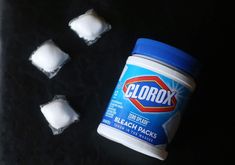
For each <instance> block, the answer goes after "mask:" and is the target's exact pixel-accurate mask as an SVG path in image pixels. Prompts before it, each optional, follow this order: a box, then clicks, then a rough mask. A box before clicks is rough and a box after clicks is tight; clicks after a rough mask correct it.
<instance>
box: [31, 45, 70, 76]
mask: <svg viewBox="0 0 235 165" xmlns="http://www.w3.org/2000/svg"><path fill="white" fill-rule="evenodd" d="M69 59H70V57H69V55H68V54H66V53H65V52H63V51H62V50H61V49H60V48H58V47H57V46H56V45H55V43H54V42H53V41H52V40H47V41H45V42H44V43H42V45H40V46H39V47H38V48H37V49H36V50H35V51H34V52H33V53H32V55H31V56H30V58H29V60H30V61H31V62H32V64H33V65H34V66H36V67H37V68H38V69H39V70H41V71H42V72H43V73H44V74H46V75H47V76H48V77H49V78H52V77H54V76H55V75H56V74H57V73H58V71H59V70H60V69H61V68H62V66H63V65H64V64H65V63H66V62H67V61H68V60H69Z"/></svg>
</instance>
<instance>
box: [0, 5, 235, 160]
mask: <svg viewBox="0 0 235 165" xmlns="http://www.w3.org/2000/svg"><path fill="white" fill-rule="evenodd" d="M90 8H94V9H95V10H96V11H97V12H98V13H99V14H100V15H101V16H103V17H104V18H105V19H106V20H107V21H108V22H110V23H111V24H112V27H113V28H112V30H111V31H110V32H108V33H106V34H105V35H104V36H103V37H102V38H101V39H100V40H99V41H98V42H97V43H95V44H94V45H92V46H90V47H87V46H86V45H85V44H84V42H83V41H82V40H81V39H79V38H78V37H77V36H76V35H75V33H73V32H72V31H71V30H70V29H69V28H68V26H67V24H68V21H69V20H71V19H72V18H74V17H75V16H78V15H80V14H82V13H84V12H85V11H86V10H88V9H90ZM214 12H215V4H214V2H213V1H212V0H208V1H186V0H185V1H183V0H177V1H170V0H161V1H160V0H158V1H157V0H153V1H138V2H137V1H135V2H134V1H121V0H100V1H98V0H60V1H56V0H50V1H47V0H5V1H4V0H0V30H1V33H0V55H1V56H0V62H1V65H0V68H1V70H0V76H1V77H0V81H1V83H0V87H1V90H0V94H1V100H0V106H1V107H0V133H1V134H0V165H3V164H6V165H11V164H12V165H15V164H20V165H27V164H30V165H31V164H34V165H52V164H57V165H59V164H66V165H75V164H76V165H77V164H81V165H83V164H84V165H90V164H91V165H95V164H102V165H105V164H123V165H124V164H135V165H138V164H139V165H140V164H145V165H147V164H172V165H174V164H182V165H183V164H185V165H188V164H203V163H210V162H212V161H213V162H214V161H215V162H223V161H224V160H225V159H227V158H228V155H229V151H228V150H227V149H225V147H224V146H225V145H224V143H226V142H224V140H222V139H226V141H232V140H233V139H232V136H228V135H227V134H226V129H225V128H224V127H223V126H222V125H221V124H219V122H218V121H217V118H218V117H219V116H220V115H221V114H220V113H219V112H218V111H217V110H216V109H217V108H219V107H218V106H217V108H215V107H214V106H212V105H214V104H213V100H214V97H213V95H212V94H210V93H211V92H213V88H212V86H211V83H212V82H213V81H212V78H213V76H214V75H213V74H211V73H212V72H213V68H212V67H211V66H212V64H211V59H212V57H213V58H214V59H215V57H216V56H217V55H218V50H217V49H218V48H219V47H220V46H221V44H219V43H218V42H217V41H216V39H217V38H216V37H218V36H221V35H222V34H221V33H220V31H219V29H220V28H219V27H218V24H217V23H216V22H215V21H216V17H215V15H214ZM139 37H147V38H152V39H156V40H159V41H163V42H166V43H169V44H171V45H174V46H176V47H178V48H181V49H183V50H185V51H187V52H189V53H191V54H192V55H193V56H195V57H196V58H198V59H199V60H200V61H201V63H202V65H203V66H204V67H203V69H202V74H201V77H200V78H199V80H198V88H197V90H196V92H195V94H194V95H193V99H192V101H191V102H190V103H189V106H188V108H187V110H186V111H185V114H184V117H183V121H182V124H181V126H180V129H179V130H178V133H177V135H176V137H175V138H174V140H173V142H172V144H171V145H170V146H169V148H168V151H169V156H168V159H167V160H166V161H164V162H160V161H158V160H156V159H152V158H149V157H147V156H144V155H142V154H139V153H137V152H135V151H132V150H130V149H128V148H126V147H124V146H121V145H119V144H116V143H114V142H111V141H109V140H107V139H105V138H103V137H100V136H99V135H98V134H97V133H96V128H97V126H98V124H99V122H100V120H101V117H102V115H103V113H104V111H105V107H106V106H107V103H108V100H109V97H110V96H111V94H112V90H113V89H114V86H115V83H116V81H117V79H118V77H119V75H120V73H121V71H122V68H123V66H124V64H125V60H126V58H127V57H128V56H129V55H130V53H131V50H132V48H133V45H134V43H135V41H136V39H137V38H139ZM50 38H52V39H53V40H54V41H55V42H56V43H57V44H58V45H59V46H60V47H61V48H62V49H63V50H64V51H65V52H67V53H69V54H70V55H71V57H72V60H71V61H70V62H69V63H68V64H66V65H65V66H64V67H63V68H62V70H61V71H60V72H59V73H58V75H57V76H56V77H55V78H53V79H52V80H49V79H48V78H47V77H46V76H45V75H44V74H42V73H41V72H39V71H38V70H37V69H36V68H35V67H33V66H32V65H31V64H30V62H29V61H28V58H29V56H30V54H31V52H32V51H33V50H34V49H35V48H36V47H37V46H38V45H39V44H41V43H42V42H43V41H45V40H47V39H50ZM1 45H2V49H1ZM55 94H63V95H66V96H67V98H68V100H69V101H70V103H71V105H72V106H73V107H74V108H75V109H76V111H77V112H79V113H80V115H81V121H80V122H79V123H76V124H73V125H71V126H70V127H69V128H68V129H67V130H66V131H65V132H64V133H62V134H61V135H58V136H53V135H52V133H51V130H50V129H49V127H48V125H47V122H46V121H45V119H44V117H43V116H42V114H41V112H40V109H39V105H40V104H42V103H45V102H47V101H49V100H51V99H52V98H53V96H54V95H55ZM210 97H212V98H211V99H210V100H212V101H210V100H209V99H208V98H210ZM212 111H213V112H212ZM227 124H228V125H233V124H234V122H228V123H227ZM218 130H220V133H218Z"/></svg>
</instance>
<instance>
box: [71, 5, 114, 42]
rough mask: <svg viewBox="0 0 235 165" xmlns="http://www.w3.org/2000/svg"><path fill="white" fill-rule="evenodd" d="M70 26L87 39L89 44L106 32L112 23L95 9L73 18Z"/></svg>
mask: <svg viewBox="0 0 235 165" xmlns="http://www.w3.org/2000/svg"><path fill="white" fill-rule="evenodd" d="M69 26H70V28H71V29H72V30H73V31H75V32H76V33H77V35H78V36H79V37H80V38H83V39H84V40H85V42H86V43H87V45H88V46H89V45H91V44H93V43H95V42H96V41H97V40H98V39H99V38H100V37H101V35H102V34H103V33H104V32H107V31H109V30H110V29H111V25H110V24H108V23H107V22H106V21H105V20H104V19H103V18H102V17H100V16H98V15H97V14H96V12H95V11H94V10H93V9H90V10H88V11H87V12H86V13H85V14H82V15H80V16H79V17H76V18H74V19H72V20H71V21H70V22H69Z"/></svg>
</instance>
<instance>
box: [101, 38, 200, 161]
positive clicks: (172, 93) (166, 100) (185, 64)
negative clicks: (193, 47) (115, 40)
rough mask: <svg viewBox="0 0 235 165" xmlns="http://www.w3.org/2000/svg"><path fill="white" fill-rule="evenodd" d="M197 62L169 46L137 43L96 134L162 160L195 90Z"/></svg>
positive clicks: (140, 40) (155, 43)
mask: <svg viewBox="0 0 235 165" xmlns="http://www.w3.org/2000/svg"><path fill="white" fill-rule="evenodd" d="M197 71H198V62H197V61H196V60H195V59H194V58H193V57H191V56H190V55H188V54H186V53H185V52H183V51H181V50H179V49H177V48H174V47H172V46H169V45H167V44H164V43H161V42H158V41H154V40H150V39H144V38H141V39H138V40H137V42H136V45H135V48H134V50H133V53H132V56H130V57H129V58H128V59H127V62H126V65H125V67H124V70H123V72H122V74H121V76H120V78H119V81H118V83H117V86H116V88H115V90H114V92H113V95H112V98H111V100H110V103H109V105H108V107H107V110H106V112H105V114H104V116H103V120H102V122H101V123H100V125H99V127H98V129H97V132H98V133H99V134H100V135H102V136H104V137H106V138H108V139H110V140H113V141H115V142H118V143H121V144H123V145H125V146H127V147H129V148H131V149H133V150H136V151H138V152H141V153H143V154H146V155H148V156H151V157H154V158H158V159H160V160H164V159H166V157H167V151H166V146H167V144H168V143H169V142H170V141H171V140H172V138H173V136H174V134H175V132H176V130H177V128H178V125H179V122H180V118H181V115H182V110H183V108H184V107H185V104H186V103H187V101H188V99H189V96H190V94H191V93H192V91H193V90H194V88H195V81H194V78H193V77H195V75H196V74H197Z"/></svg>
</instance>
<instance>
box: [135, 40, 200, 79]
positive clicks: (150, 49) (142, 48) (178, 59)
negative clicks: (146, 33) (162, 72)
mask: <svg viewBox="0 0 235 165" xmlns="http://www.w3.org/2000/svg"><path fill="white" fill-rule="evenodd" d="M132 54H140V55H143V56H146V57H150V58H152V59H156V60H158V61H161V62H163V63H165V64H167V65H170V66H173V67H174V68H176V69H179V70H182V71H183V72H186V73H188V74H190V75H191V76H193V77H196V75H197V73H198V71H199V63H198V61H197V60H196V59H195V58H193V57H192V56H190V55H189V54H187V53H185V52H184V51H182V50H180V49H177V48H175V47H173V46H170V45H167V44H165V43H162V42H159V41H154V40H151V39H147V38H139V39H138V40H137V42H136V44H135V47H134V49H133V52H132Z"/></svg>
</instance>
